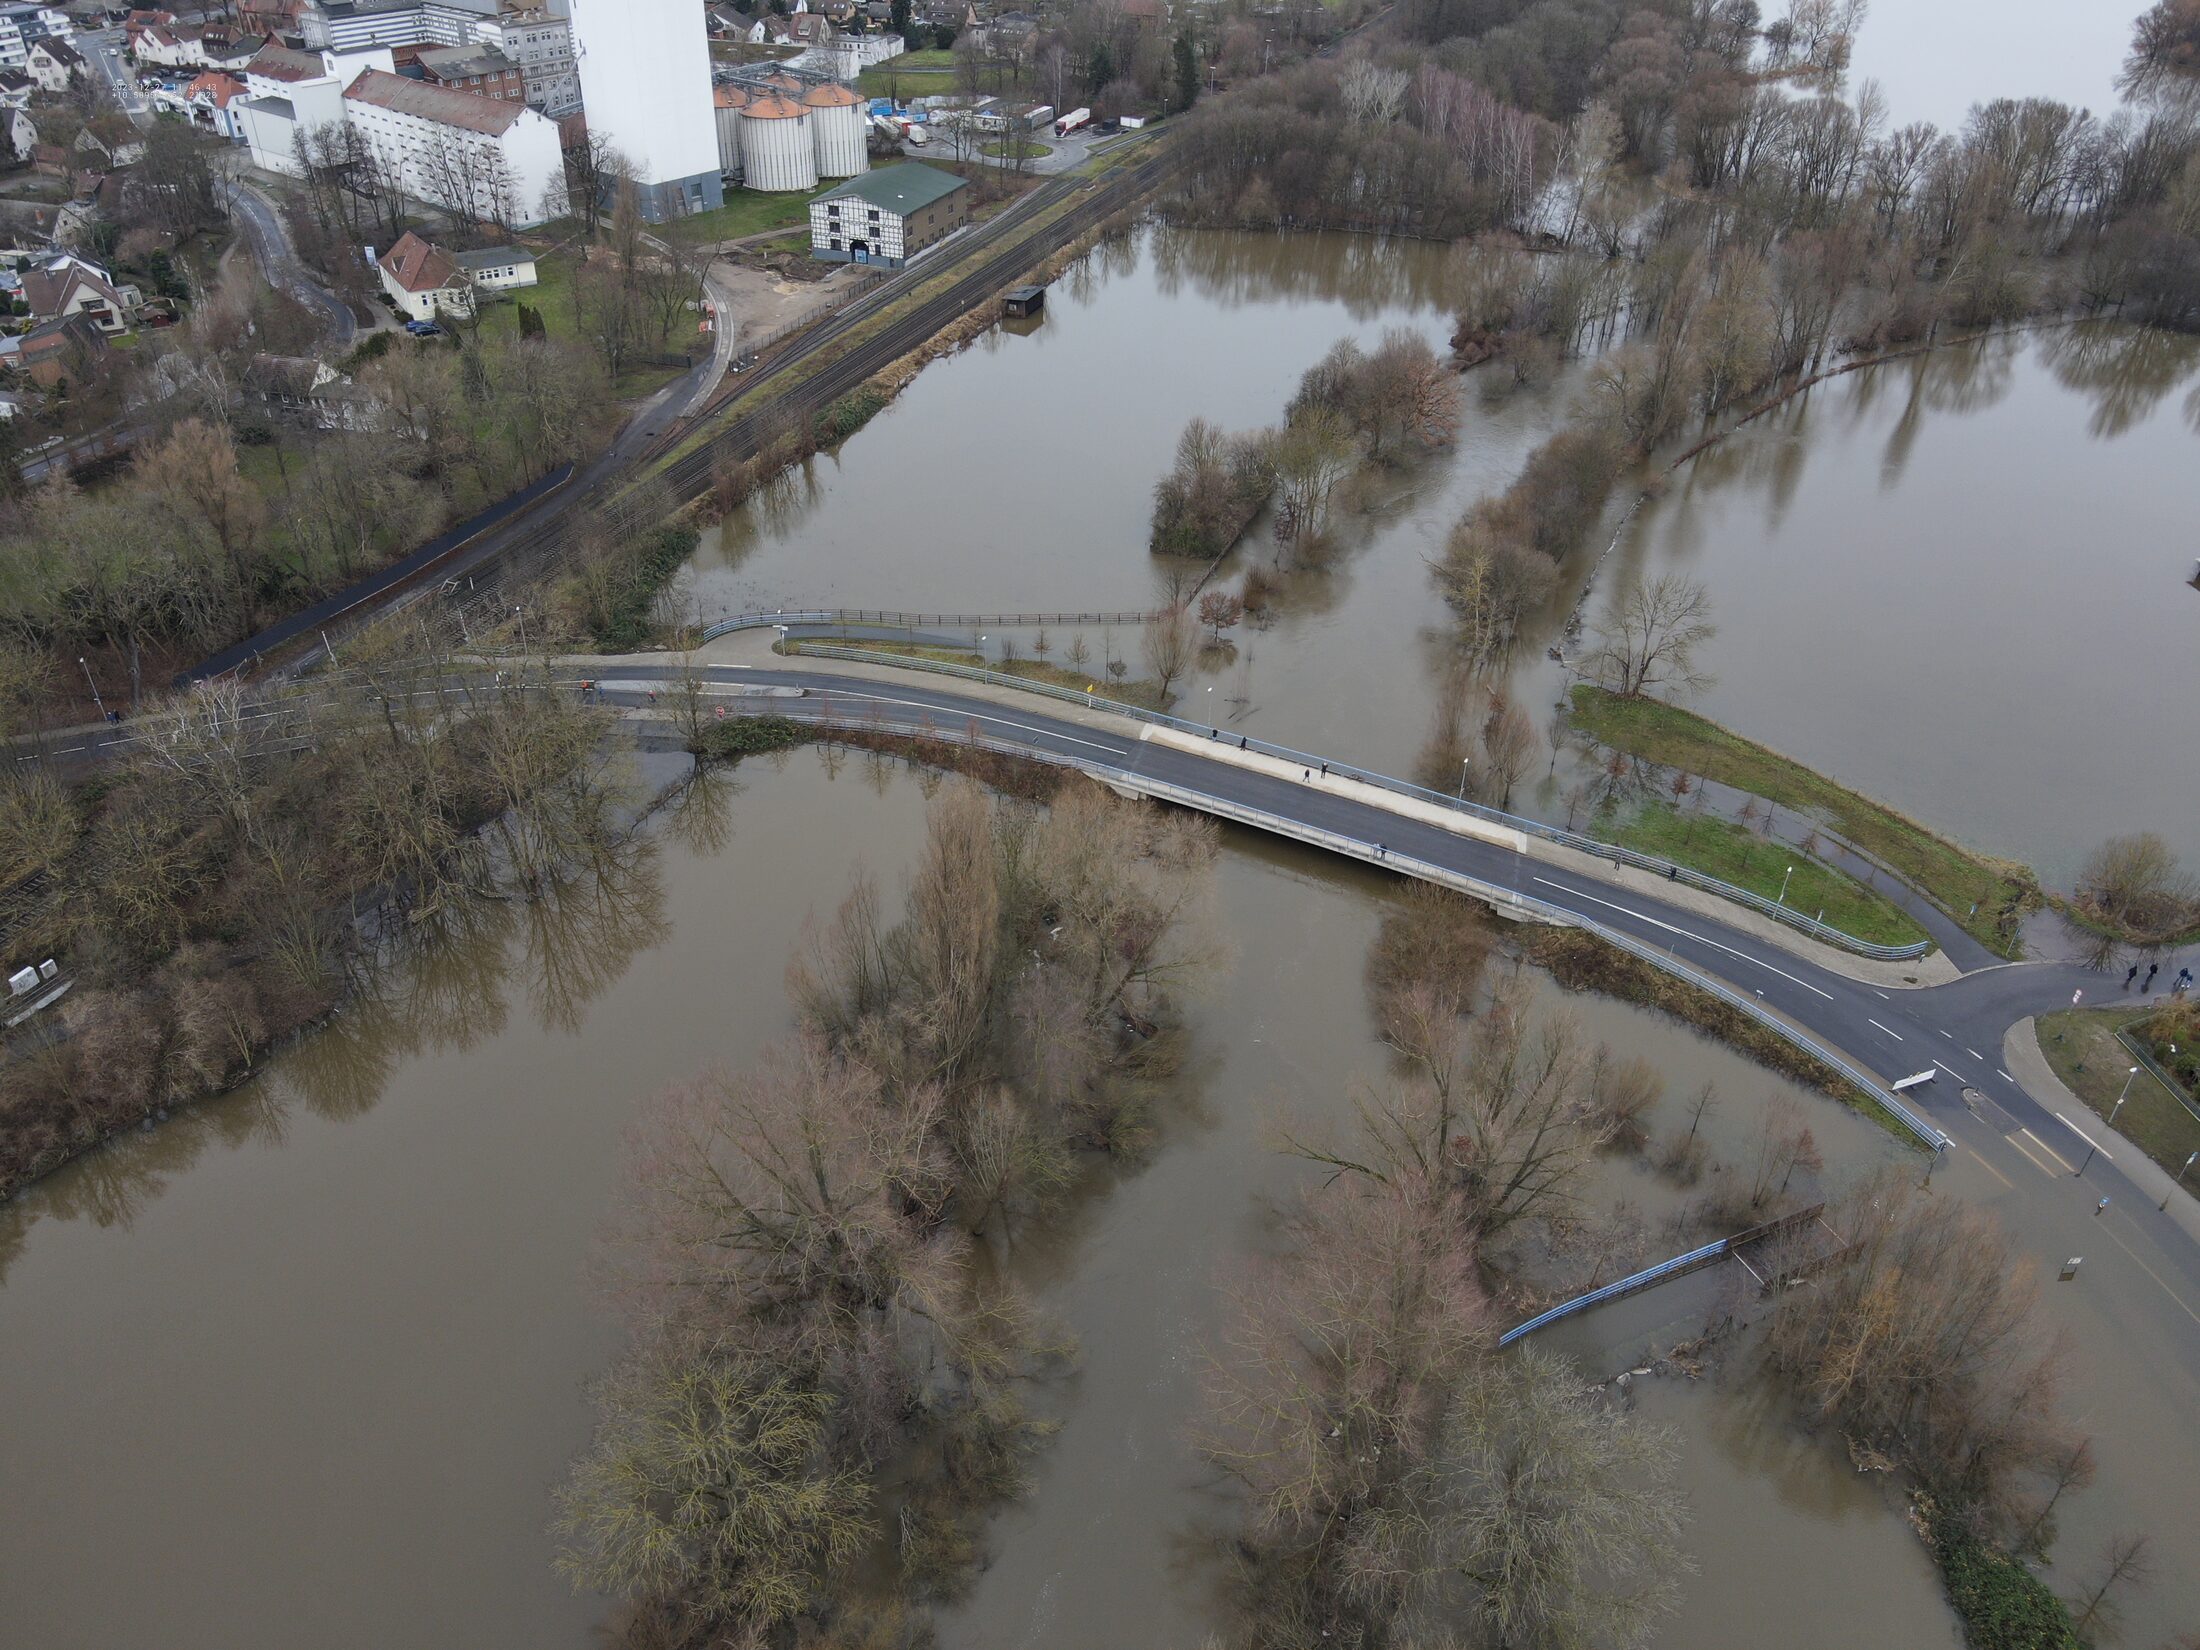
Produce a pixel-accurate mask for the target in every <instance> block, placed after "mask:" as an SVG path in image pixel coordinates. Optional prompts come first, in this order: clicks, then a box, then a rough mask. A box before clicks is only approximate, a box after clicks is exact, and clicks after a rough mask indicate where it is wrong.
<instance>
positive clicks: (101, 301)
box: [23, 253, 139, 337]
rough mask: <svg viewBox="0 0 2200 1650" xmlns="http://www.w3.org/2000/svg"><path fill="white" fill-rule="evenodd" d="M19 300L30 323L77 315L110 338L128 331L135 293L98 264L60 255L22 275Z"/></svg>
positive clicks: (137, 297) (134, 311) (68, 255)
mask: <svg viewBox="0 0 2200 1650" xmlns="http://www.w3.org/2000/svg"><path fill="white" fill-rule="evenodd" d="M23 301H24V302H25V303H27V304H28V305H29V306H30V311H31V319H32V320H34V321H56V320H63V319H66V318H67V317H69V316H72V315H81V316H83V317H84V318H85V319H86V320H88V321H90V322H91V323H92V325H94V326H95V327H97V328H98V329H99V330H100V331H101V332H103V333H106V334H107V335H108V336H110V337H112V336H114V335H116V334H118V333H124V332H128V331H129V330H130V318H131V317H132V316H133V315H135V314H136V313H137V307H138V302H139V293H138V289H137V288H136V287H134V286H131V285H129V284H127V283H117V282H116V280H115V278H114V276H113V275H112V274H111V273H109V272H108V271H107V270H104V269H102V268H100V266H99V265H97V264H95V263H91V262H89V261H87V260H85V259H83V258H78V257H75V256H72V255H70V254H68V253H63V254H61V255H60V256H58V257H55V258H51V259H49V260H47V262H46V263H45V264H44V265H43V266H42V267H40V268H37V269H27V270H25V271H24V272H23Z"/></svg>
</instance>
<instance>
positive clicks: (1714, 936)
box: [602, 663, 2200, 1293]
mask: <svg viewBox="0 0 2200 1650" xmlns="http://www.w3.org/2000/svg"><path fill="white" fill-rule="evenodd" d="M610 671H615V672H616V673H617V677H618V680H617V681H616V682H613V681H611V680H608V679H607V680H606V681H605V682H604V684H603V688H602V697H603V698H604V700H605V701H606V702H608V703H612V704H626V705H638V704H642V703H644V702H646V700H647V698H648V690H649V686H650V683H651V680H652V675H653V667H650V666H637V665H634V664H632V663H622V664H620V665H617V666H612V667H608V670H607V677H608V674H609V672H610ZM654 674H655V680H656V682H657V684H658V686H659V691H660V692H662V691H665V690H667V689H669V688H670V686H671V683H672V681H673V679H674V675H675V672H674V670H673V668H672V667H671V666H670V665H667V666H665V667H661V668H658V669H656V670H655V672H654ZM700 674H701V675H702V676H704V677H705V678H706V679H707V680H709V681H711V682H713V683H719V684H724V685H726V686H741V687H750V688H767V687H769V688H796V689H800V690H802V696H801V697H798V698H795V697H789V698H779V697H773V698H770V699H759V700H756V701H753V702H750V703H747V704H742V703H741V702H740V701H738V700H726V701H720V702H723V703H726V704H728V706H729V709H730V708H735V707H738V708H740V709H742V710H744V711H751V712H754V711H761V710H766V709H768V710H769V711H770V712H772V713H775V714H784V715H786V716H789V717H791V718H794V719H796V720H810V721H816V722H821V723H826V724H830V725H833V726H836V727H841V728H848V727H858V728H861V727H875V728H878V729H881V730H883V731H888V732H894V733H917V734H930V735H934V736H940V737H948V738H954V739H962V738H966V737H968V736H969V735H970V734H972V733H975V734H977V735H978V736H980V737H982V738H984V739H986V740H988V741H989V742H992V743H995V744H998V745H1002V746H1006V747H1008V748H1010V749H1013V750H1017V751H1020V752H1022V753H1024V754H1026V755H1029V756H1032V757H1035V758H1038V759H1040V760H1043V761H1047V762H1052V763H1058V764H1063V765H1068V766H1076V767H1084V768H1088V769H1093V768H1104V769H1115V770H1118V771H1120V772H1122V773H1126V774H1130V775H1134V776H1139V777H1144V778H1148V779H1152V780H1154V781H1157V782H1159V783H1161V784H1164V785H1167V786H1171V787H1174V788H1175V789H1177V790H1180V791H1184V792H1189V793H1192V794H1195V795H1197V796H1201V797H1207V798H1213V799H1215V800H1216V801H1217V802H1219V803H1222V804H1224V805H1226V806H1231V807H1236V808H1239V809H1248V810H1256V811H1259V812H1262V813H1266V814H1271V815H1275V816H1277V817H1278V818H1280V819H1283V820H1286V821H1289V822H1291V823H1294V824H1296V825H1300V826H1303V827H1306V828H1308V829H1309V830H1311V831H1315V832H1323V833H1329V834H1332V835H1335V836H1337V837H1341V838H1344V839H1346V840H1347V841H1348V842H1351V843H1356V844H1362V845H1366V847H1367V848H1369V849H1373V848H1374V847H1375V846H1377V845H1380V847H1381V848H1382V849H1383V850H1385V852H1386V854H1387V855H1389V856H1404V857H1410V858H1413V859H1418V860H1424V861H1427V862H1428V863H1430V864H1432V865H1435V866H1438V867H1441V868H1443V869H1445V870H1448V871H1451V872H1454V873H1456V874H1458V875H1461V876H1465V877H1470V878H1473V879H1475V880H1476V881H1479V882H1481V883H1484V884H1486V885H1488V886H1490V887H1493V888H1496V889H1500V890H1504V891H1507V892H1510V893H1512V894H1515V895H1519V896H1522V897H1525V898H1528V899H1534V900H1539V901H1541V902H1543V903H1544V904H1546V905H1551V906H1555V907H1557V908H1558V909H1560V910H1561V911H1563V912H1566V913H1567V914H1568V915H1570V916H1572V917H1574V918H1575V919H1577V920H1578V921H1579V922H1580V923H1581V924H1582V925H1583V926H1585V927H1589V928H1593V929H1600V930H1608V931H1611V932H1615V933H1618V934H1622V935H1625V936H1626V937H1627V938H1629V939H1630V940H1633V941H1635V942H1636V943H1638V944H1641V945H1646V946H1650V947H1654V948H1655V949H1657V950H1658V951H1660V952H1663V953H1665V954H1667V955H1669V956H1670V957H1672V958H1673V959H1674V960H1675V961H1676V962H1679V963H1683V964H1686V965H1688V966H1690V967H1692V968H1694V969H1695V970H1697V971H1699V972H1701V973H1704V974H1708V975H1710V976H1712V977H1713V978H1715V979H1717V980H1719V981H1721V982H1722V983H1724V984H1725V985H1727V986H1728V987H1730V988H1732V989H1733V990H1736V991H1738V992H1741V993H1743V994H1745V995H1748V996H1751V997H1753V998H1755V999H1757V1000H1758V1001H1760V1002H1761V1003H1762V1004H1763V1006H1764V1007H1766V1008H1767V1009H1770V1010H1771V1011H1773V1012H1774V1013H1775V1014H1777V1015H1778V1016H1780V1017H1781V1018H1782V1019H1784V1020H1786V1021H1788V1022H1789V1023H1790V1024H1792V1025H1793V1026H1795V1027H1797V1028H1799V1029H1801V1030H1802V1031H1804V1032H1805V1033H1807V1034H1808V1035H1809V1036H1811V1037H1813V1038H1815V1039H1817V1040H1818V1041H1819V1042H1821V1043H1823V1044H1825V1045H1826V1046H1827V1047H1829V1048H1831V1049H1834V1050H1836V1051H1837V1052H1839V1053H1840V1054H1841V1055H1842V1056H1843V1057H1845V1058H1846V1059H1848V1060H1849V1061H1850V1062H1851V1063H1852V1064H1853V1065H1855V1066H1857V1067H1858V1068H1859V1069H1860V1070H1862V1071H1864V1072H1866V1073H1867V1074H1869V1075H1871V1076H1872V1077H1874V1078H1876V1079H1877V1080H1878V1081H1879V1082H1880V1083H1881V1085H1882V1086H1889V1087H1891V1086H1892V1085H1893V1084H1894V1083H1895V1082H1896V1081H1899V1080H1900V1079H1902V1078H1905V1077H1909V1076H1913V1075H1916V1074H1918V1073H1920V1072H1924V1071H1928V1070H1929V1071H1932V1072H1934V1073H1935V1074H1936V1075H1935V1078H1934V1080H1933V1081H1932V1082H1930V1083H1928V1084H1926V1085H1924V1086H1922V1087H1920V1088H1915V1089H1911V1090H1909V1091H1907V1092H1906V1093H1905V1094H1904V1096H1903V1098H1904V1099H1905V1100H1906V1101H1908V1102H1910V1103H1911V1104H1912V1105H1913V1107H1914V1108H1915V1109H1917V1110H1918V1111H1920V1112H1921V1113H1923V1114H1924V1115H1925V1116H1926V1117H1927V1118H1928V1119H1929V1120H1930V1121H1931V1122H1932V1124H1933V1125H1934V1126H1936V1127H1937V1128H1939V1129H1940V1130H1941V1131H1942V1132H1944V1133H1945V1134H1947V1135H1948V1136H1949V1137H1950V1139H1951V1140H1952V1141H1953V1142H1954V1143H1955V1146H1956V1147H1958V1148H1965V1149H1968V1151H1970V1152H1971V1153H1972V1154H1973V1155H1980V1156H1981V1159H1982V1161H1983V1153H1982V1148H1990V1149H1992V1150H1994V1151H1995V1152H1996V1153H1997V1154H1998V1159H1997V1160H1999V1161H2001V1162H2003V1163H2005V1164H2007V1163H2009V1162H2010V1161H2011V1158H2010V1153H2009V1151H2008V1149H2007V1148H2008V1147H2010V1146H2014V1148H2015V1150H2016V1151H2017V1152H2019V1153H2022V1154H2023V1155H2024V1156H2026V1157H2028V1158H2031V1159H2032V1161H2033V1163H2034V1165H2035V1167H2038V1166H2039V1162H2040V1160H2039V1157H2038V1156H2037V1155H2036V1154H2035V1152H2034V1151H2033V1150H2030V1149H2028V1147H2027V1145H2026V1144H2024V1143H2022V1142H2019V1141H2018V1140H2017V1139H2016V1137H2017V1136H2019V1135H2024V1136H2026V1137H2027V1139H2028V1141H2029V1142H2030V1145H2031V1146H2032V1147H2038V1148H2042V1149H2044V1150H2045V1151H2046V1153H2047V1155H2048V1156H2049V1157H2050V1158H2059V1159H2064V1160H2067V1161H2066V1163H2065V1164H2064V1166H2065V1167H2069V1168H2073V1169H2075V1168H2078V1167H2082V1168H2083V1169H2084V1174H2083V1178H2082V1179H2080V1178H2079V1176H2077V1175H2076V1174H2075V1173H2073V1174H2071V1175H2070V1176H2068V1177H2067V1178H2068V1179H2069V1180H2070V1181H2071V1182H2072V1184H2071V1185H2070V1186H2068V1187H2067V1188H2065V1189H2064V1190H2063V1191H2062V1193H2061V1195H2063V1196H2066V1197H2068V1198H2070V1199H2073V1200H2076V1201H2079V1202H2082V1203H2084V1204H2085V1205H2087V1206H2090V1205H2091V1204H2092V1202H2093V1201H2094V1200H2095V1199H2097V1198H2099V1197H2102V1196H2107V1197H2109V1198H2110V1199H2111V1200H2112V1202H2113V1204H2114V1206H2115V1207H2116V1209H2117V1210H2118V1211H2119V1215H2120V1218H2122V1219H2124V1220H2128V1221H2129V1222H2130V1223H2131V1224H2132V1225H2133V1226H2134V1227H2136V1228H2137V1229H2138V1230H2139V1231H2141V1232H2142V1233H2144V1234H2145V1235H2146V1236H2148V1237H2149V1238H2151V1239H2152V1240H2153V1243H2154V1245H2155V1246H2156V1247H2157V1249H2158V1251H2159V1253H2161V1254H2162V1255H2163V1256H2165V1257H2166V1258H2167V1259H2168V1260H2169V1261H2170V1263H2171V1264H2172V1265H2173V1266H2174V1267H2175V1268H2176V1270H2177V1271H2178V1273H2179V1274H2180V1275H2181V1277H2182V1280H2183V1281H2184V1283H2185V1284H2186V1285H2188V1286H2189V1288H2190V1290H2191V1291H2193V1292H2196V1293H2200V1244H2195V1243H2194V1242H2193V1241H2192V1239H2191V1238H2189V1237H2188V1236H2187V1235H2186V1233H2185V1230H2184V1228H2183V1227H2182V1226H2180V1225H2179V1224H2178V1222H2177V1221H2175V1220H2173V1219H2172V1218H2171V1217H2170V1216H2169V1215H2167V1214H2165V1213H2162V1212H2160V1211H2158V1210H2157V1209H2156V1208H2155V1207H2154V1198H2153V1197H2152V1195H2150V1194H2149V1193H2146V1192H2143V1191H2141V1190H2140V1188H2139V1186H2138V1184H2137V1183H2136V1182H2135V1181H2134V1180H2133V1179H2132V1178H2131V1177H2130V1176H2129V1175H2127V1174H2125V1172H2124V1169H2123V1166H2122V1164H2121V1162H2120V1161H2112V1160H2111V1159H2110V1158H2108V1157H2098V1158H2096V1159H2095V1160H2094V1161H2093V1162H2091V1163H2082V1159H2083V1158H2084V1157H2085V1156H2086V1154H2087V1141H2086V1137H2085V1135H2083V1134H2080V1133H2079V1132H2078V1131H2079V1130H2081V1129H2084V1130H2088V1131H2090V1132H2091V1134H2092V1135H2093V1136H2095V1137H2096V1138H2101V1137H2102V1131H2101V1130H2100V1129H2099V1128H2097V1127H2095V1126H2094V1122H2093V1120H2092V1119H2090V1118H2088V1117H2082V1116H2079V1117H2072V1118H2071V1119H2070V1121H2068V1122H2065V1121H2064V1120H2063V1119H2062V1118H2060V1117H2058V1116H2057V1114H2056V1113H2055V1111H2053V1110H2052V1109H2051V1108H2050V1107H2049V1106H2047V1105H2044V1104H2042V1103H2041V1102H2040V1101H2039V1100H2038V1099H2035V1098H2034V1097H2033V1096H2032V1094H2030V1093H2029V1092H2028V1091H2027V1090H2026V1089H2025V1088H2024V1086H2023V1085H2022V1084H2020V1083H2019V1082H2018V1081H2017V1080H2016V1079H2015V1078H2014V1077H2012V1076H2011V1075H2010V1074H2009V1073H2008V1072H2007V1071H2005V1070H2004V1069H2003V1068H2002V1065H2001V1047H2002V1039H2003V1036H2004V1034H2005V1033H2006V1032H2007V1031H2008V1029H2009V1028H2010V1026H2012V1025H2013V1024H2015V1023H2016V1022H2017V1021H2019V1020H2021V1019H2024V1018H2026V1017H2027V1016H2031V1015H2037V1014H2043V1013H2047V1012H2050V1011H2052V1010H2054V1009H2057V1008H2064V1007H2068V1006H2069V1005H2070V1003H2071V999H2072V993H2074V992H2079V991H2083V992H2084V993H2085V994H2086V996H2087V997H2089V998H2098V997H2099V995H2100V993H2101V989H2102V986H2103V983H2104V982H2105V980H2106V978H2107V977H2106V976H2105V975H2103V974H2101V973H2099V972H2098V971H2096V970H2092V969H2088V968H2084V967H2082V966H2080V965H2077V964H2074V963H2012V964H2008V965H2005V966H2002V967H1997V968H1991V969H1986V970H1982V971H1980V972H1978V973H1974V974H1967V975H1965V976H1963V977H1962V978H1960V979H1957V980H1953V981H1950V982H1948V983H1947V984H1944V985H1936V986H1930V987H1924V988H1918V989H1908V990H1903V989H1896V990H1891V991H1889V990H1882V989H1880V988H1879V987H1877V986H1874V985H1870V984H1867V983H1864V982H1862V981H1858V980H1854V979H1850V978H1849V977H1847V976H1846V975H1843V974H1838V973H1835V972H1833V971H1832V970H1830V969H1827V968H1824V967H1821V966H1820V965H1818V964H1817V963H1815V962H1813V961H1810V960H1808V959H1807V958H1803V957H1799V956H1797V955H1795V954H1793V953H1791V952H1789V951H1787V950H1785V949H1783V948H1781V947H1780V946H1778V945H1776V944H1774V943H1772V942H1770V941H1768V940H1766V939H1763V938H1760V937H1759V936H1757V935H1755V934H1752V933H1749V932H1747V931H1745V930H1743V929H1740V928H1737V927H1733V926H1731V925H1729V924H1727V923H1724V922H1721V921H1718V920H1716V919H1715V918H1712V917H1709V916H1706V915H1704V914H1703V913H1701V912H1698V911H1694V910H1690V909H1686V908H1683V907H1681V906H1679V905H1669V904H1666V903H1665V902H1663V901H1661V900H1658V899H1656V898H1654V897H1649V896H1646V895H1644V894H1642V893H1640V892H1637V891H1636V890H1634V889H1632V888H1622V887H1620V886H1618V885H1616V884H1614V883H1612V882H1610V881H1607V880H1605V879H1604V878H1602V877H1600V876H1597V875H1594V874H1588V873H1584V872H1581V871H1576V870H1572V869H1570V868H1567V867H1563V866H1557V865H1552V864H1549V863H1546V862H1544V861H1542V860H1539V859H1535V858H1531V857H1530V856H1528V855H1525V854H1521V853H1517V852H1515V851H1513V850H1511V849H1509V848H1506V847H1503V846H1501V845H1499V844H1496V843H1492V842H1486V841H1482V840H1479V839H1476V838H1472V837H1465V836H1460V835H1458V834H1456V833H1454V832H1452V831H1449V830H1446V829H1443V828H1442V827H1441V826H1438V825H1434V824H1426V823H1422V822H1420V821H1417V820H1413V819H1407V818H1404V817H1401V816H1399V815H1397V814H1393V813H1391V812H1389V811H1388V810H1386V809H1384V808H1382V807H1380V806H1378V805H1376V804H1373V803H1370V802H1366V801H1361V800H1358V799H1355V798H1353V797H1349V796H1340V795H1337V794H1336V793H1334V792H1331V791H1325V790H1321V789H1318V788H1315V787H1311V786H1307V785H1302V784H1298V783H1295V782H1293V781H1291V780H1290V779H1287V778H1279V777H1275V776H1272V775H1269V774H1266V773H1261V772H1256V771H1252V770H1249V769H1247V768H1244V767H1240V766H1237V765H1234V764H1230V763H1225V762H1222V761H1217V760H1214V759H1211V758H1207V757H1204V756H1200V755H1198V754H1195V753H1193V752H1190V751H1185V750H1179V749H1172V748H1170V747H1168V746H1164V745H1159V744H1156V743H1153V742H1151V741H1147V740H1141V739H1140V738H1138V737H1137V735H1136V733H1135V732H1129V733H1124V732H1117V731H1115V730H1113V729H1110V728H1106V727H1095V726H1090V725H1087V724H1085V723H1082V722H1072V721H1069V720H1066V719H1064V718H1062V717H1058V716H1052V715H1049V714H1048V713H1047V712H1045V711H1043V710H1039V709H1036V708H1031V709H1027V708H1024V707H1022V706H1010V705H1004V704H1002V703H1000V702H998V701H995V700H991V699H980V698H976V697H972V696H969V695H966V694H962V693H958V692H956V691H954V690H953V689H952V688H949V687H938V686H933V685H931V684H930V683H928V682H924V681H912V682H907V683H902V682H891V683H884V682H880V681H878V680H876V679H875V678H868V677H858V676H838V675H833V674H829V673H824V672H818V671H812V670H771V669H752V668H746V667H739V666H713V667H708V668H705V669H703V670H702V671H701V672H700ZM1218 737H1219V736H1218ZM1360 857H1363V858H1368V857H1371V856H1370V855H1367V854H1363V855H1361V856H1360ZM2179 961H2180V960H2179V959H2171V960H2167V961H2165V963H2164V968H2165V970H2166V971H2167V972H2170V973H2174V972H2175V970H2176V968H2177V967H2178V966H2179ZM1967 1096H1968V1097H1967ZM1997 1140H1998V1141H1999V1142H2000V1144H1996V1142H1997ZM2115 1151H2116V1157H2117V1158H2118V1159H2120V1158H2122V1156H2123V1155H2124V1153H2123V1150H2122V1148H2116V1149H2115ZM1994 1172H1995V1173H1997V1174H1999V1172H2000V1171H1998V1170H1997V1171H1994Z"/></svg>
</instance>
